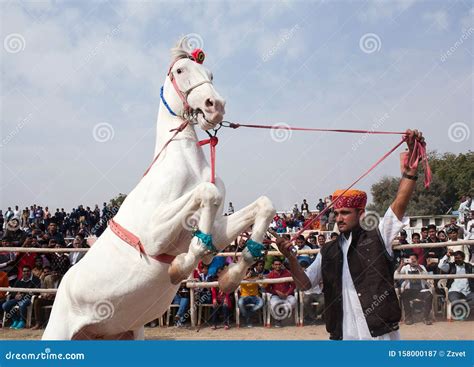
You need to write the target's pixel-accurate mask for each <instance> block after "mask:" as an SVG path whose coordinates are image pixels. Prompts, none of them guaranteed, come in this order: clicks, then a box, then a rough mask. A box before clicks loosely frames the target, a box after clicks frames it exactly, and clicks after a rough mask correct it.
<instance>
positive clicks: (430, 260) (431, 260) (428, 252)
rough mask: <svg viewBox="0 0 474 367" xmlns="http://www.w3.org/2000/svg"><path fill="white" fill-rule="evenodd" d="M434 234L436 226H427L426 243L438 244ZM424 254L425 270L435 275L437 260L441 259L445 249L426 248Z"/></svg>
mask: <svg viewBox="0 0 474 367" xmlns="http://www.w3.org/2000/svg"><path fill="white" fill-rule="evenodd" d="M436 234H437V230H436V226H435V225H434V224H430V225H429V226H428V238H427V239H426V243H438V242H439V239H438V237H437V236H436ZM424 252H425V256H424V257H425V261H426V269H427V270H428V271H429V272H433V273H435V274H436V273H437V272H438V264H439V260H440V259H441V257H443V255H444V253H445V249H444V248H443V247H427V248H425V249H424Z"/></svg>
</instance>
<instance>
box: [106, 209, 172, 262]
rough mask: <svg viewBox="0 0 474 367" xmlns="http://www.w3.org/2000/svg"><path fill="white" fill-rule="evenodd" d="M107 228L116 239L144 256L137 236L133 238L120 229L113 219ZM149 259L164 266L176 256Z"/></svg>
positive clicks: (130, 234)
mask: <svg viewBox="0 0 474 367" xmlns="http://www.w3.org/2000/svg"><path fill="white" fill-rule="evenodd" d="M109 227H110V229H111V230H112V232H113V233H115V235H116V236H117V237H118V238H120V239H121V240H122V241H124V242H125V243H128V244H129V245H130V246H132V247H133V248H135V249H136V250H137V251H138V252H139V253H140V255H142V254H144V255H146V253H145V248H144V247H143V245H142V243H141V241H140V239H139V238H138V237H137V236H135V235H134V234H133V233H132V232H130V231H128V230H126V229H125V228H124V227H122V226H121V225H120V224H118V223H117V222H116V221H114V219H113V218H112V219H111V220H109ZM150 257H151V258H152V259H154V260H156V261H160V262H162V263H166V264H171V263H172V262H173V260H174V258H175V257H176V256H173V255H168V254H160V255H156V256H150Z"/></svg>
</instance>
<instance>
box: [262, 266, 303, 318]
mask: <svg viewBox="0 0 474 367" xmlns="http://www.w3.org/2000/svg"><path fill="white" fill-rule="evenodd" d="M282 265H283V264H282V262H281V260H280V259H274V260H273V270H272V271H271V272H270V273H269V274H268V275H267V279H278V278H286V277H291V273H290V272H289V271H288V270H286V269H283V268H282ZM266 290H267V292H268V293H270V294H271V298H270V312H271V313H272V315H273V317H274V318H275V319H276V322H275V327H281V326H282V324H281V321H282V317H284V316H287V317H288V316H289V315H290V314H291V313H290V312H288V313H287V314H286V315H285V313H286V312H282V310H283V311H285V310H292V309H294V308H295V307H296V298H295V296H294V291H295V283H294V282H286V283H275V284H267V286H266Z"/></svg>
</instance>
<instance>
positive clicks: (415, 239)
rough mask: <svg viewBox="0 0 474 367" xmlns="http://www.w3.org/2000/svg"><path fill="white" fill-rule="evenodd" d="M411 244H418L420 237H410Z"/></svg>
mask: <svg viewBox="0 0 474 367" xmlns="http://www.w3.org/2000/svg"><path fill="white" fill-rule="evenodd" d="M412 242H413V243H420V237H418V236H413V237H412Z"/></svg>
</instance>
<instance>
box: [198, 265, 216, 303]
mask: <svg viewBox="0 0 474 367" xmlns="http://www.w3.org/2000/svg"><path fill="white" fill-rule="evenodd" d="M195 279H197V280H198V281H199V282H207V281H209V265H206V264H204V263H201V271H199V272H198V273H197V274H196V276H195ZM196 295H197V303H198V304H200V305H203V304H209V303H212V294H211V289H210V288H196Z"/></svg>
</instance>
